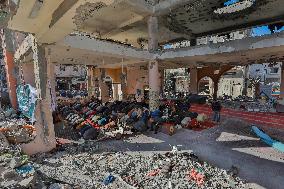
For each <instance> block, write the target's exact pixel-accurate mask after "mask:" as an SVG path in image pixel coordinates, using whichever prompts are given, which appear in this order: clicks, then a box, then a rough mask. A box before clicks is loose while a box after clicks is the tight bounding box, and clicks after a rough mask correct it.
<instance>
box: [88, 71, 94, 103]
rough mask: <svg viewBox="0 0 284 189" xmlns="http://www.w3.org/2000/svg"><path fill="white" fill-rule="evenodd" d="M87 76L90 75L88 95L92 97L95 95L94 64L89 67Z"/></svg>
mask: <svg viewBox="0 0 284 189" xmlns="http://www.w3.org/2000/svg"><path fill="white" fill-rule="evenodd" d="M87 77H88V86H87V89H88V96H89V97H91V96H93V95H94V82H93V81H94V70H93V67H92V66H89V67H88V69H87Z"/></svg>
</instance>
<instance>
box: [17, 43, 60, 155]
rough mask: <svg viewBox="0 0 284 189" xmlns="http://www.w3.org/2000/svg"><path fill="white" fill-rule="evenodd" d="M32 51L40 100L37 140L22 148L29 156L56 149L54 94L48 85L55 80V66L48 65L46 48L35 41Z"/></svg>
mask: <svg viewBox="0 0 284 189" xmlns="http://www.w3.org/2000/svg"><path fill="white" fill-rule="evenodd" d="M32 50H33V62H34V72H35V80H36V81H35V83H36V89H37V92H38V97H39V100H37V105H36V110H35V119H36V122H35V125H34V126H35V128H36V134H37V135H36V138H35V140H34V141H32V142H31V143H28V144H23V145H22V146H21V147H22V149H23V151H24V152H25V153H27V154H35V153H40V152H48V151H50V150H52V149H53V148H55V147H56V141H55V133H54V125H53V117H52V92H51V89H50V87H49V84H48V83H49V81H51V80H52V79H53V78H54V75H53V73H54V71H52V70H53V68H52V67H53V65H51V64H49V63H48V61H47V60H46V53H45V48H44V47H42V46H38V45H37V42H36V40H34V41H33V45H32Z"/></svg>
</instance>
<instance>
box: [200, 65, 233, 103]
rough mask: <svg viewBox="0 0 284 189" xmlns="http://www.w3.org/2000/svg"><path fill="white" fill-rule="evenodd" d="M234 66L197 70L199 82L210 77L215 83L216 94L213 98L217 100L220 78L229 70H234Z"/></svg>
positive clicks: (209, 67)
mask: <svg viewBox="0 0 284 189" xmlns="http://www.w3.org/2000/svg"><path fill="white" fill-rule="evenodd" d="M233 67H234V66H231V65H220V66H207V67H203V68H199V69H198V70H197V81H200V79H202V78H204V77H210V78H211V79H212V80H213V83H214V93H213V98H217V92H218V83H219V79H220V77H221V76H222V75H223V74H224V73H225V72H227V71H228V70H230V69H232V68H233Z"/></svg>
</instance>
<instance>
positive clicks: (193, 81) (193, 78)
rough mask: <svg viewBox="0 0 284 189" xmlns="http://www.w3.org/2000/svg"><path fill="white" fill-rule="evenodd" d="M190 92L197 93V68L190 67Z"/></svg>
mask: <svg viewBox="0 0 284 189" xmlns="http://www.w3.org/2000/svg"><path fill="white" fill-rule="evenodd" d="M190 92H191V93H192V94H198V81H197V68H196V67H192V68H190Z"/></svg>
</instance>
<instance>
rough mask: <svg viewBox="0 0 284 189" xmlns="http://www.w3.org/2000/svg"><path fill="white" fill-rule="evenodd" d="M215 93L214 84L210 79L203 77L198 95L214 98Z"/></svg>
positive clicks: (199, 83) (199, 84)
mask: <svg viewBox="0 0 284 189" xmlns="http://www.w3.org/2000/svg"><path fill="white" fill-rule="evenodd" d="M213 93H214V82H213V80H212V79H211V78H210V77H207V76H206V77H203V78H201V79H200V80H199V82H198V94H199V95H206V96H213Z"/></svg>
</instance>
